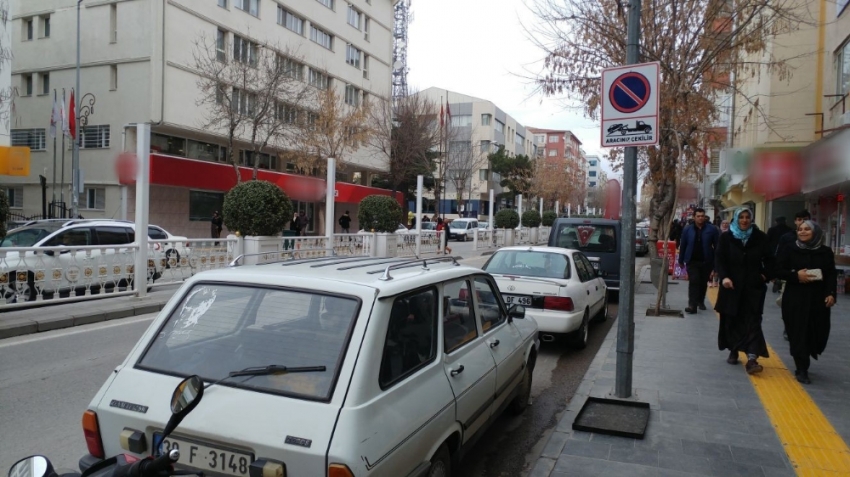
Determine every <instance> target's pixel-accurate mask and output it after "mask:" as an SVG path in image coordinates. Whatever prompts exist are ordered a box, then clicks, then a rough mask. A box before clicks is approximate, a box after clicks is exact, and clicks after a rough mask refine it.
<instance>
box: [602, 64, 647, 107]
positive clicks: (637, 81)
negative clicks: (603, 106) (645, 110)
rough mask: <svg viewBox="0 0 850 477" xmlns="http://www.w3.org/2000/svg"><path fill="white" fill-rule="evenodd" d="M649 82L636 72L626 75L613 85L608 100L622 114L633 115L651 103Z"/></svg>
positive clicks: (621, 76) (616, 80) (618, 78)
mask: <svg viewBox="0 0 850 477" xmlns="http://www.w3.org/2000/svg"><path fill="white" fill-rule="evenodd" d="M650 92H651V91H650V86H649V80H647V79H646V77H645V76H644V75H642V74H640V73H636V72H634V71H632V72H629V73H624V74H622V75H620V76H619V77H617V79H615V80H614V82H613V83H612V84H611V89H610V91H609V92H608V99H609V100H610V101H611V106H613V107H614V109H616V110H617V111H619V112H621V113H633V112H635V111H638V110H640V108H642V107H644V106H645V105H646V103H647V101H649V94H650Z"/></svg>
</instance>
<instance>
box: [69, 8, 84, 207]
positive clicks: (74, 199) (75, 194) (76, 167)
mask: <svg viewBox="0 0 850 477" xmlns="http://www.w3.org/2000/svg"><path fill="white" fill-rule="evenodd" d="M81 3H83V0H77V71H76V73H77V84H76V86H75V88H74V93H75V94H74V96H75V100H76V101H79V100H80V99H79V97H76V96H77V95H78V94H80V4H81ZM78 114H80V108H78V107H77V105H76V103H75V104H74V116H75V117H76V116H77V115H78ZM73 138H74V154H73V155H72V156H71V184H72V185H71V218H73V219H76V218H77V216H78V215H79V214H78V212H77V208H78V205H79V200H80V192H81V191H80V190H79V189H80V188H82V186H83V185H82V184H80V183H79V180H80V141H79V140H80V120H79V118H78V117H77V118H76V120H75V121H74V136H73Z"/></svg>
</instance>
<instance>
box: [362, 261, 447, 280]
mask: <svg viewBox="0 0 850 477" xmlns="http://www.w3.org/2000/svg"><path fill="white" fill-rule="evenodd" d="M429 261H430V262H431V263H439V262H448V261H451V262H452V265H454V266H456V267H459V266H460V263H458V261H457V260H456V259H455V257H454V256H450V257H438V258H431V259H428V258H416V259H413V260H405V261H403V262H398V263H394V264H392V265H388V266H387V268H385V269H384V273H383V274H382V275H381V277H380V278H378V280H382V281H389V280H392V279H393V277H392V276H391V275H390V270H397V269H399V268H408V267H412V266H415V265H416V264H417V263H420V262H421V263H422V270H425V271H427V270H430V268H428V262H429ZM368 273H370V274H374V273H381V271H380V270H375V271H372V272H368Z"/></svg>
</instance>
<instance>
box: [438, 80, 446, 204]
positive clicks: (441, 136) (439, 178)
mask: <svg viewBox="0 0 850 477" xmlns="http://www.w3.org/2000/svg"><path fill="white" fill-rule="evenodd" d="M444 118H445V115H444V114H443V97H442V96H440V170H439V171H437V203H436V206H437V207H436V211H437V217H442V216H443V214H442V213H441V211H442V207H441V205H442V202H443V201H442V200H441V198H440V197H441V195H440V192H443V190H442V180H443V125H444V124H445V123H444V122H443V121H444Z"/></svg>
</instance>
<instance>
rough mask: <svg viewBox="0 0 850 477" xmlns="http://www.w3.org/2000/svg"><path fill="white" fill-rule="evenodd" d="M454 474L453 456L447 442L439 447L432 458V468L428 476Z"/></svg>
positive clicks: (446, 476) (436, 476)
mask: <svg viewBox="0 0 850 477" xmlns="http://www.w3.org/2000/svg"><path fill="white" fill-rule="evenodd" d="M451 475H452V456H451V454H449V448H448V446H446V445H445V444H443V445H441V446H440V448H439V449H437V453H436V454H434V457H432V458H431V468H430V469H428V477H449V476H451Z"/></svg>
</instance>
